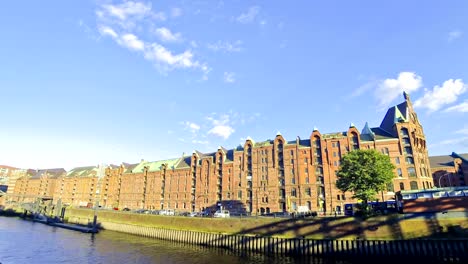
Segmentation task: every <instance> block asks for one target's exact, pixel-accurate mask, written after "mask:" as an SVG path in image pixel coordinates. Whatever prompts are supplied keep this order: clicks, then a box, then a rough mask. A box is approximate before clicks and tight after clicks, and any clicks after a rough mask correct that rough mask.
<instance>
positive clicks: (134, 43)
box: [118, 34, 145, 51]
mask: <svg viewBox="0 0 468 264" xmlns="http://www.w3.org/2000/svg"><path fill="white" fill-rule="evenodd" d="M118 42H119V44H120V45H122V46H124V47H127V48H129V49H131V50H138V51H142V50H143V49H144V48H145V44H144V43H143V41H141V40H139V39H138V38H137V36H135V35H133V34H124V35H122V36H121V37H120V39H119V40H118Z"/></svg>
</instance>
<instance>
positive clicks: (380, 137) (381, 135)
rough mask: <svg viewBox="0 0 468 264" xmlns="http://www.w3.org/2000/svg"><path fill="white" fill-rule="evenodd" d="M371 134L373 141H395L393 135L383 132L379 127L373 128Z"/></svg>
mask: <svg viewBox="0 0 468 264" xmlns="http://www.w3.org/2000/svg"><path fill="white" fill-rule="evenodd" d="M371 130H372V132H374V138H375V140H383V139H395V138H396V137H394V136H393V135H391V134H390V133H388V132H387V131H385V130H383V129H382V128H380V127H373V128H371Z"/></svg>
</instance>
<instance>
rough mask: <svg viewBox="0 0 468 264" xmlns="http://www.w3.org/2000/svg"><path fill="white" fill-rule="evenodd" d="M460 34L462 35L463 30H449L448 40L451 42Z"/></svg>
mask: <svg viewBox="0 0 468 264" xmlns="http://www.w3.org/2000/svg"><path fill="white" fill-rule="evenodd" d="M462 35H463V32H461V31H459V30H453V31H450V32H449V34H448V41H449V42H452V41H454V40H456V39H458V38H460V37H461V36H462Z"/></svg>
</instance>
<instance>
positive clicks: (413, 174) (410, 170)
mask: <svg viewBox="0 0 468 264" xmlns="http://www.w3.org/2000/svg"><path fill="white" fill-rule="evenodd" d="M408 176H409V177H416V170H415V169H414V168H408Z"/></svg>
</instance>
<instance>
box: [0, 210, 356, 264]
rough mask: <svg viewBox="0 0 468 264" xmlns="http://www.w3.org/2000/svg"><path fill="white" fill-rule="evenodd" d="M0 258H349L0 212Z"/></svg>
mask: <svg viewBox="0 0 468 264" xmlns="http://www.w3.org/2000/svg"><path fill="white" fill-rule="evenodd" d="M0 263H2V264H9V263H15V264H16V263H19V264H21V263H28V264H30V263H93V264H94V263H139V264H140V263H142V264H145V263H164V264H186V263H189V264H211V263H213V264H214V263H216V264H219V263H226V264H234V263H242V264H253V263H273V264H280V263H284V264H288V263H314V264H315V263H343V264H344V263H350V262H347V261H339V262H335V261H332V260H329V259H328V260H326V259H318V258H316V259H295V258H291V257H284V256H273V257H271V256H265V255H261V254H248V255H247V254H242V253H240V252H233V251H231V250H225V249H213V248H206V247H201V246H193V245H186V244H180V243H175V242H167V241H161V240H156V239H150V238H144V237H139V236H132V235H127V234H122V233H117V232H112V231H102V232H100V233H98V234H96V235H91V234H84V233H80V232H76V231H71V230H66V229H60V228H56V227H50V226H47V225H44V224H40V223H33V222H29V221H25V220H21V219H18V218H6V217H0Z"/></svg>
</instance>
